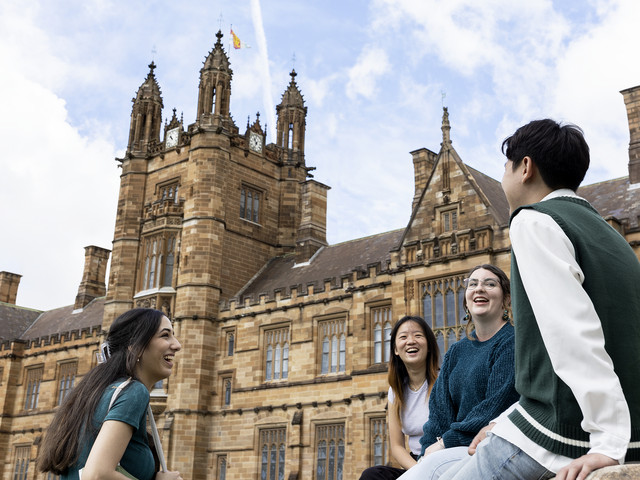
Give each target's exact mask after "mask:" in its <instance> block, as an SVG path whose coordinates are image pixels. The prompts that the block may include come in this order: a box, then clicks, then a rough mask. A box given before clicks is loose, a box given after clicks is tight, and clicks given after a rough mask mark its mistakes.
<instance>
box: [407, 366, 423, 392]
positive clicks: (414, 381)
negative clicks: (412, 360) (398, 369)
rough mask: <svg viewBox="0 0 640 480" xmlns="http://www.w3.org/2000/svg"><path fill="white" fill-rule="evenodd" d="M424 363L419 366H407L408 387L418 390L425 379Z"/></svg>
mask: <svg viewBox="0 0 640 480" xmlns="http://www.w3.org/2000/svg"><path fill="white" fill-rule="evenodd" d="M424 370H425V369H424V365H423V366H422V367H420V368H416V367H407V373H408V374H409V388H410V389H411V390H414V391H416V390H419V389H420V387H421V386H422V385H423V384H424V381H425V380H426V379H427V374H426V373H425V371H424Z"/></svg>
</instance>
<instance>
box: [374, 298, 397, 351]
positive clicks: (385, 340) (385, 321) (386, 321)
mask: <svg viewBox="0 0 640 480" xmlns="http://www.w3.org/2000/svg"><path fill="white" fill-rule="evenodd" d="M371 323H372V331H373V363H383V362H388V361H389V354H390V353H389V348H390V343H391V328H392V327H391V305H385V306H382V307H374V308H372V309H371Z"/></svg>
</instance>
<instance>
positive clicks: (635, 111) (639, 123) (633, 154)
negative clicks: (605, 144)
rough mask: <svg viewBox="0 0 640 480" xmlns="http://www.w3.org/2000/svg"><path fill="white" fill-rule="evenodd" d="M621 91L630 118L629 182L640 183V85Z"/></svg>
mask: <svg viewBox="0 0 640 480" xmlns="http://www.w3.org/2000/svg"><path fill="white" fill-rule="evenodd" d="M620 93H621V94H622V96H623V97H624V104H625V106H626V107H627V118H628V119H629V137H630V139H629V183H630V184H634V183H640V85H639V86H637V87H633V88H627V89H626V90H622V91H621V92H620Z"/></svg>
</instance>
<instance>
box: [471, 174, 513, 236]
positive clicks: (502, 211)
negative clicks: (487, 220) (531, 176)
mask: <svg viewBox="0 0 640 480" xmlns="http://www.w3.org/2000/svg"><path fill="white" fill-rule="evenodd" d="M464 166H465V167H467V169H468V170H469V174H470V175H471V176H472V177H473V179H474V180H475V181H476V183H477V184H478V187H480V190H482V193H484V194H485V195H486V197H487V200H489V203H490V204H491V206H492V207H493V209H494V214H495V215H496V220H498V222H499V223H500V224H501V225H504V224H506V223H507V222H508V221H509V202H507V197H506V196H505V194H504V191H503V190H502V185H501V183H500V182H499V181H497V180H495V179H493V178H491V177H490V176H488V175H485V174H484V173H482V172H479V171H478V170H476V169H475V168H473V167H470V166H469V165H467V164H464Z"/></svg>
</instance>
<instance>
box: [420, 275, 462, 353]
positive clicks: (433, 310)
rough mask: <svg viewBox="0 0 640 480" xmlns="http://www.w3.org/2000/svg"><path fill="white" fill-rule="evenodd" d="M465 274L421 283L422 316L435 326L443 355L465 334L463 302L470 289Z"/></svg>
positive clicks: (434, 329)
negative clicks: (467, 290)
mask: <svg viewBox="0 0 640 480" xmlns="http://www.w3.org/2000/svg"><path fill="white" fill-rule="evenodd" d="M465 277H466V273H458V274H453V275H446V276H441V277H434V278H430V279H425V280H422V281H420V282H419V292H420V309H421V312H422V318H424V319H425V321H426V322H427V324H428V325H430V326H431V329H432V330H433V333H434V335H435V337H436V340H437V342H438V346H439V347H440V353H441V356H442V357H443V356H444V354H445V353H446V351H447V350H448V349H449V347H450V346H451V345H453V343H455V342H457V341H458V340H460V338H461V337H462V335H463V334H464V330H465V325H464V324H463V322H462V320H463V318H464V315H465V312H464V308H463V303H462V302H463V300H464V295H465V290H466V289H465V287H464V284H463V280H464V279H465ZM427 298H428V299H429V301H428V308H427ZM451 307H453V311H452V308H451ZM427 310H428V311H427Z"/></svg>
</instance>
